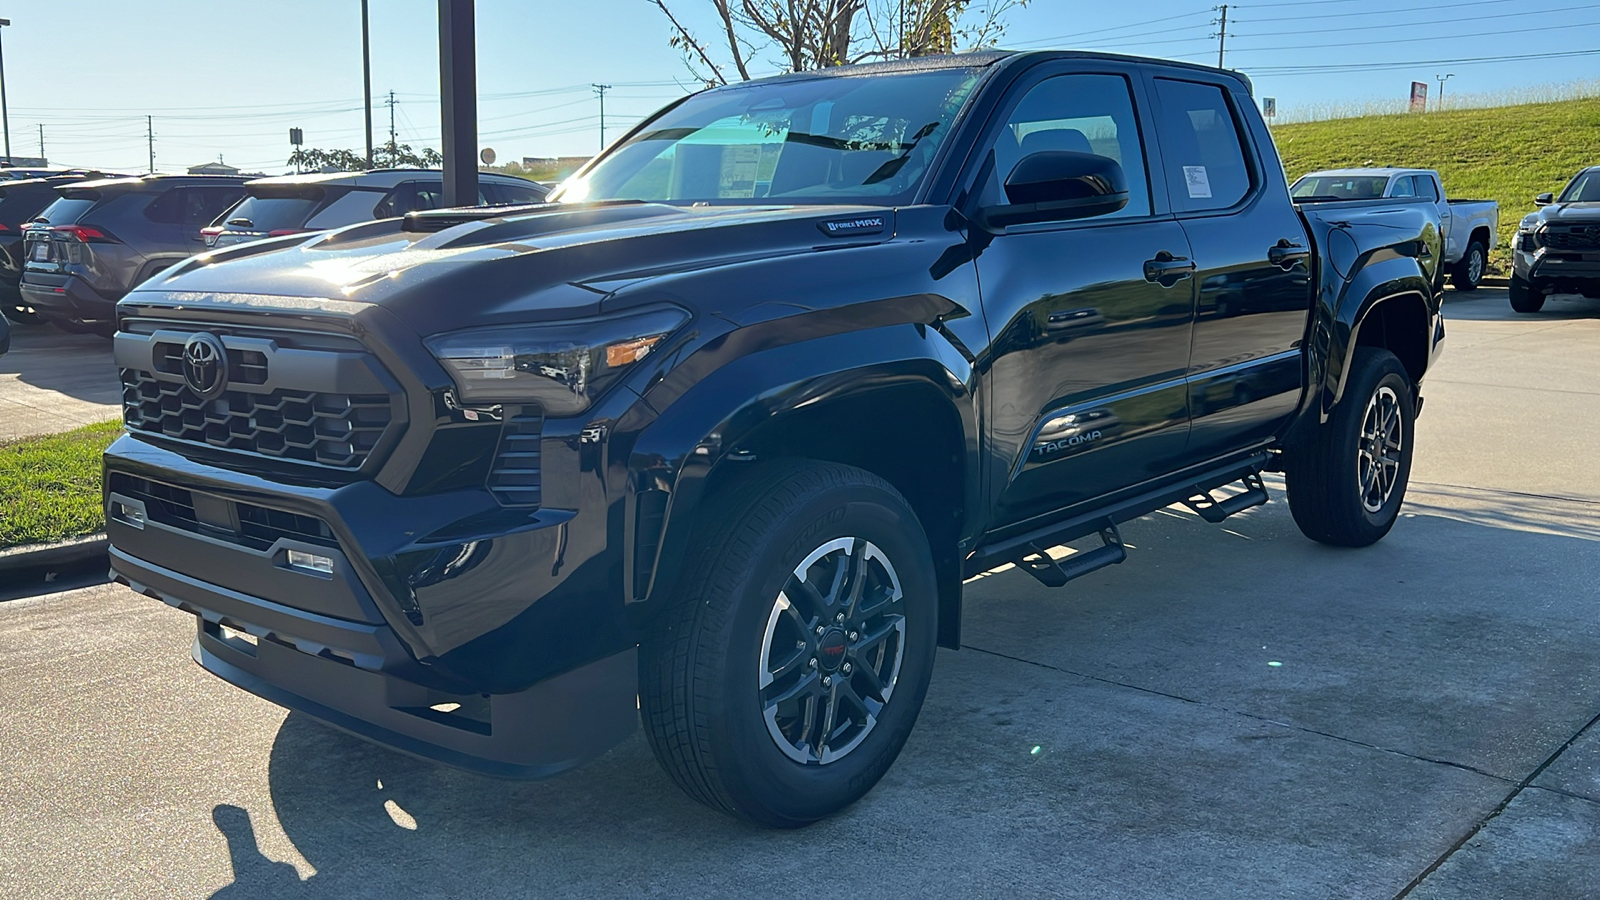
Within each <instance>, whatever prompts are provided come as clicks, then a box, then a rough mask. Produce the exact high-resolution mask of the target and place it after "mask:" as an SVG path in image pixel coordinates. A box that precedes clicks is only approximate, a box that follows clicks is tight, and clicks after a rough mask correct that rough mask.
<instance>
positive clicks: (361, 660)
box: [111, 547, 638, 778]
mask: <svg viewBox="0 0 1600 900" xmlns="http://www.w3.org/2000/svg"><path fill="white" fill-rule="evenodd" d="M111 561H112V568H113V570H114V571H115V572H116V573H117V581H119V582H121V583H122V584H126V585H128V586H129V587H131V588H133V589H134V590H136V591H139V592H141V593H143V594H146V595H147V596H152V597H155V598H156V599H159V600H162V601H163V602H165V603H168V604H170V605H172V606H175V607H177V608H178V609H181V610H184V611H185V612H189V613H192V614H194V615H195V616H197V617H198V619H199V628H198V634H196V635H195V641H194V646H193V649H192V651H191V652H192V654H193V656H194V660H195V662H198V663H199V664H200V665H201V666H202V667H204V668H205V669H206V670H207V671H208V672H211V673H212V674H213V675H216V676H217V677H219V678H221V679H223V680H224V681H227V682H229V683H230V684H233V685H235V686H237V687H240V688H243V689H244V690H247V691H249V692H250V693H252V694H255V695H256V696H258V697H261V698H263V699H266V700H270V701H272V702H273V703H276V704H278V705H280V706H284V707H287V708H289V709H292V710H297V711H299V712H303V713H306V714H307V715H310V716H313V717H315V718H318V719H321V720H323V721H324V722H327V723H328V724H330V725H334V726H336V727H338V728H341V729H343V730H345V731H348V732H350V733H351V734H354V735H356V736H357V737H360V738H364V739H366V740H369V741H372V742H374V743H377V744H382V745H384V746H386V747H391V748H393V749H396V750H399V751H401V752H404V753H409V754H411V755H413V756H417V757H421V758H424V759H429V760H433V761H435V762H440V763H444V764H446V765H451V766H455V767H457V768H460V769H466V770H468V771H472V772H479V773H481V774H485V775H495V776H499V777H502V778H545V777H548V776H551V775H555V774H558V773H560V772H563V771H566V770H567V769H570V768H572V767H573V766H576V765H580V764H582V763H584V762H587V761H588V760H590V759H593V758H594V757H596V756H599V755H600V754H602V753H604V752H605V751H607V750H609V749H611V748H612V747H613V746H615V745H616V744H617V743H618V742H619V741H621V740H622V739H623V738H625V737H627V736H628V735H629V734H630V733H632V731H633V728H634V725H635V723H636V720H637V714H636V712H635V697H636V695H637V693H638V690H637V686H636V679H637V669H638V661H637V659H636V651H634V650H632V649H629V650H626V651H623V652H621V653H617V654H614V655H612V656H610V657H607V658H605V659H601V660H597V661H595V662H593V663H590V664H588V665H586V666H582V667H580V668H578V669H575V670H573V671H571V672H567V673H565V674H563V675H560V676H557V677H555V678H551V679H548V680H546V681H542V682H540V683H539V684H536V685H534V686H533V687H531V688H528V689H526V690H523V691H519V692H516V693H513V694H481V693H476V692H457V691H448V690H441V689H438V688H431V687H428V686H426V685H423V684H418V683H417V682H414V681H409V680H406V679H404V678H401V677H397V676H395V675H391V674H387V673H385V672H382V671H376V669H377V668H378V667H379V665H380V664H381V663H382V661H383V660H384V659H385V656H386V655H388V654H399V653H400V650H399V648H398V646H397V645H396V644H395V642H394V638H393V635H392V634H390V633H388V632H387V630H386V629H384V628H383V627H382V626H375V625H372V624H368V623H353V622H348V621H342V620H338V619H335V618H332V617H328V616H321V615H317V614H314V613H309V612H305V611H303V610H295V609H291V608H289V607H285V606H282V605H279V604H275V603H272V602H270V601H266V600H262V599H261V598H259V597H250V596H247V595H245V594H241V593H238V592H236V591H231V590H228V589H226V588H222V587H218V586H216V585H211V584H206V583H204V582H202V581H199V580H198V579H194V578H190V577H188V576H185V575H181V574H179V573H177V572H173V571H171V570H169V569H165V568H163V567H160V566H155V565H151V564H149V563H146V562H144V561H142V560H139V559H136V558H134V557H132V556H130V555H128V554H127V553H125V552H122V551H121V550H118V549H116V548H114V547H113V548H112V550H111ZM242 635H248V637H244V636H242ZM308 636H310V637H308ZM320 641H328V642H329V643H326V644H324V643H320ZM351 648H361V650H364V651H366V652H360V651H358V652H356V653H354V654H352V653H351Z"/></svg>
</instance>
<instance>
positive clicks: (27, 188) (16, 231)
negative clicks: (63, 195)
mask: <svg viewBox="0 0 1600 900" xmlns="http://www.w3.org/2000/svg"><path fill="white" fill-rule="evenodd" d="M107 177H110V176H108V175H106V174H104V173H101V172H89V171H83V170H76V171H65V172H55V173H52V174H51V175H50V176H49V177H48V178H29V179H24V180H20V181H0V311H3V312H4V314H5V315H6V316H7V317H8V318H10V319H11V320H12V321H14V322H37V321H40V319H39V314H38V313H37V312H35V311H34V309H33V307H31V306H29V305H28V304H26V303H24V302H22V290H21V283H22V232H23V228H24V227H25V226H26V225H27V224H28V223H29V222H31V221H33V219H34V217H36V216H38V215H39V211H40V210H42V209H44V208H45V207H46V206H49V205H50V204H51V203H54V202H55V200H56V198H58V197H59V196H60V194H57V193H56V190H55V189H56V188H57V187H58V186H60V185H63V184H73V183H75V182H79V181H86V180H89V179H94V178H107Z"/></svg>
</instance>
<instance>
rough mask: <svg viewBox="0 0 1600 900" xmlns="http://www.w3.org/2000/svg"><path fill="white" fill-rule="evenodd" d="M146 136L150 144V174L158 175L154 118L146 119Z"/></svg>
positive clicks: (146, 117) (147, 117)
mask: <svg viewBox="0 0 1600 900" xmlns="http://www.w3.org/2000/svg"><path fill="white" fill-rule="evenodd" d="M144 136H145V139H146V140H148V141H149V142H150V174H151V175H154V174H155V173H156V126H155V117H154V116H145V117H144Z"/></svg>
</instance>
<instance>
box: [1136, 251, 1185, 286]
mask: <svg viewBox="0 0 1600 900" xmlns="http://www.w3.org/2000/svg"><path fill="white" fill-rule="evenodd" d="M1193 274H1194V260H1192V259H1189V258H1188V257H1186V256H1173V255H1172V254H1171V253H1170V252H1168V251H1166V250H1163V251H1161V252H1160V253H1157V254H1156V258H1155V259H1147V260H1145V261H1144V280H1145V281H1149V282H1152V283H1154V284H1159V285H1161V286H1162V287H1172V286H1173V285H1175V284H1177V283H1178V282H1180V281H1182V280H1184V279H1185V278H1188V277H1189V276H1191V275H1193Z"/></svg>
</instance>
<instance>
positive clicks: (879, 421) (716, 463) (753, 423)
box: [623, 326, 978, 646]
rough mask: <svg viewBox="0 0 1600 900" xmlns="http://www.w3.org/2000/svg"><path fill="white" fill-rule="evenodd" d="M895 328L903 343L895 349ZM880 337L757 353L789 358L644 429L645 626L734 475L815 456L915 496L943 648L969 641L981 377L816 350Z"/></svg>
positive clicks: (634, 587) (641, 544)
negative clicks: (965, 586)
mask: <svg viewBox="0 0 1600 900" xmlns="http://www.w3.org/2000/svg"><path fill="white" fill-rule="evenodd" d="M872 331H873V332H879V333H880V338H879V341H875V342H873V343H875V344H876V345H877V346H878V347H879V348H882V347H884V345H885V343H887V344H888V345H889V346H892V345H893V344H895V343H903V342H904V341H906V340H910V341H913V342H916V343H925V342H926V341H928V340H929V338H930V337H933V332H932V330H931V329H917V333H915V334H913V329H912V326H902V327H900V328H896V329H874V330H872ZM885 331H896V332H900V333H899V334H896V335H893V336H892V337H891V339H890V340H889V341H887V342H883V341H882V338H883V337H889V336H888V335H881V332H885ZM871 333H872V332H861V333H857V334H855V335H839V336H836V337H835V338H830V339H827V341H815V342H806V343H803V344H797V345H793V346H791V347H785V348H779V349H777V350H773V351H769V352H768V353H762V354H757V357H766V356H769V355H770V356H777V357H787V358H786V359H776V358H774V359H758V358H756V357H751V358H747V359H745V360H739V361H736V362H735V363H733V364H730V365H729V366H727V367H725V368H723V369H721V370H719V371H718V372H716V373H714V374H713V375H712V376H711V377H710V378H708V379H706V381H705V382H702V383H701V384H699V385H697V386H696V387H695V388H694V389H693V390H691V391H690V392H689V393H687V394H685V395H684V396H683V398H682V399H681V400H679V402H678V403H675V404H674V405H673V406H672V407H669V408H668V409H667V410H666V411H665V412H664V413H663V414H662V415H661V416H660V418H659V419H658V420H657V421H656V422H654V423H652V424H651V425H650V426H649V427H647V428H646V429H644V430H643V431H642V432H641V433H640V435H639V439H638V440H637V441H636V442H635V444H634V447H633V449H632V452H631V454H630V460H629V474H630V477H629V485H630V488H629V490H628V494H629V496H628V498H627V502H626V505H627V510H628V511H627V515H625V516H624V517H623V518H624V535H623V537H624V541H623V546H624V548H625V553H624V554H623V557H624V558H623V570H624V579H623V581H624V584H625V586H626V589H627V598H628V600H629V604H630V607H631V608H632V609H633V610H636V614H637V615H639V616H640V617H641V618H642V620H643V621H648V620H649V618H650V617H651V616H652V614H653V612H654V610H655V609H657V608H659V607H660V606H662V605H663V604H662V603H661V601H662V600H663V599H664V598H665V597H667V596H668V595H669V593H670V591H671V589H672V586H673V585H674V583H675V582H676V580H677V579H678V578H679V576H680V575H681V574H682V571H681V566H682V564H683V563H684V561H685V560H686V558H687V557H688V555H689V554H688V552H687V551H688V548H689V547H690V546H691V543H692V540H693V536H694V535H695V534H696V533H697V532H699V531H700V530H701V529H702V527H703V525H704V521H703V516H704V515H705V514H706V510H707V509H708V501H709V500H710V499H711V498H712V497H714V496H715V495H716V494H717V492H718V491H719V490H721V489H722V488H723V487H724V486H725V485H726V484H728V483H729V482H730V478H731V477H732V476H734V475H737V474H739V473H740V472H742V471H744V470H745V469H746V468H747V467H749V466H751V465H760V464H761V463H762V462H764V461H768V460H773V459H779V458H806V459H815V460H820V461H825V462H835V463H841V464H844V465H850V466H855V467H857V468H861V469H864V470H866V471H869V472H872V473H874V474H876V475H878V476H879V477H881V478H883V479H884V480H885V481H888V482H889V483H890V484H891V485H893V486H894V487H895V488H896V490H898V491H899V492H900V493H901V494H902V495H903V496H904V497H905V498H906V500H907V502H908V503H909V504H910V505H911V507H912V509H913V510H914V511H915V512H916V513H917V516H918V519H919V520H920V522H921V524H922V526H923V530H924V531H925V532H926V533H927V535H928V539H929V542H930V549H931V550H932V555H933V557H934V563H935V568H936V576H937V580H938V584H939V594H940V597H939V600H940V622H939V641H940V645H941V646H955V645H956V644H957V643H959V639H960V632H959V628H960V597H961V576H960V572H961V566H960V550H959V548H960V546H961V541H962V539H963V538H964V537H965V535H964V534H963V530H964V529H965V528H966V527H967V523H968V522H969V521H970V520H971V518H972V517H971V516H969V515H968V514H967V510H969V509H971V508H972V504H973V503H974V502H976V490H977V483H978V482H977V469H976V462H975V461H976V459H977V457H978V454H977V452H976V449H977V429H976V422H975V413H974V410H973V406H972V403H971V398H970V395H969V394H968V393H967V383H968V377H969V376H970V373H969V372H966V371H952V367H951V366H950V365H949V363H950V360H949V359H948V358H935V357H934V356H931V355H907V356H902V357H900V358H897V359H881V358H880V359H879V360H877V361H875V362H871V363H868V364H865V365H861V366H857V367H852V368H847V369H840V368H838V366H837V363H836V360H837V359H839V358H852V356H848V355H847V356H843V357H841V356H840V355H837V354H836V353H835V352H826V351H824V348H822V347H820V346H818V347H812V346H809V345H811V344H823V343H831V342H839V343H841V344H843V343H855V342H858V341H861V340H863V337H862V336H863V335H870V334H871ZM933 339H934V340H942V339H939V338H936V337H933ZM865 340H869V341H870V340H872V339H871V338H870V337H867V338H865ZM858 346H859V345H858ZM834 349H837V350H839V351H843V352H845V353H848V352H849V351H848V350H846V349H845V348H844V347H839V348H834ZM819 351H823V352H819ZM853 358H860V357H859V356H855V357H853ZM956 359H957V362H961V360H960V358H959V357H957V358H956ZM954 368H956V369H962V368H963V366H960V365H958V366H955V367H954ZM734 398H737V399H734ZM719 399H722V400H732V401H733V402H731V403H720V404H719V403H718V402H717V401H718V400H719ZM719 406H720V411H719V412H716V413H712V412H711V411H712V410H717V409H718V408H719Z"/></svg>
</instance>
